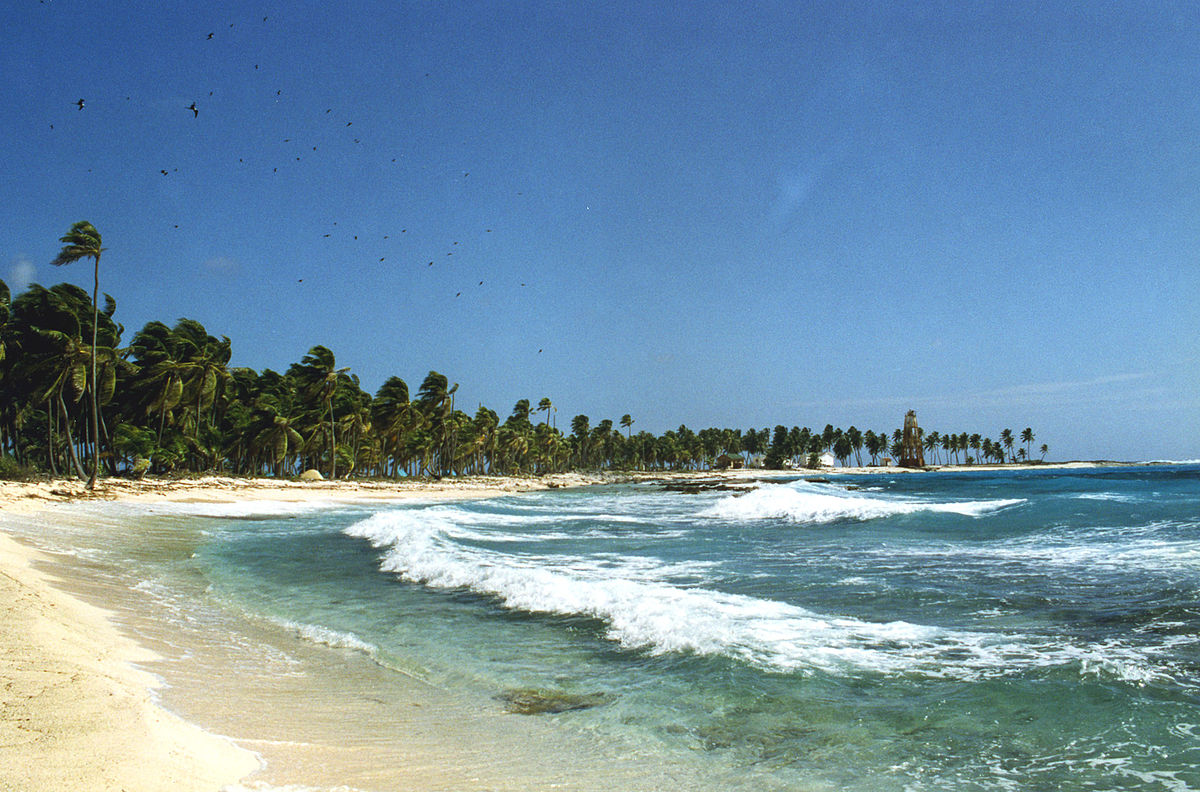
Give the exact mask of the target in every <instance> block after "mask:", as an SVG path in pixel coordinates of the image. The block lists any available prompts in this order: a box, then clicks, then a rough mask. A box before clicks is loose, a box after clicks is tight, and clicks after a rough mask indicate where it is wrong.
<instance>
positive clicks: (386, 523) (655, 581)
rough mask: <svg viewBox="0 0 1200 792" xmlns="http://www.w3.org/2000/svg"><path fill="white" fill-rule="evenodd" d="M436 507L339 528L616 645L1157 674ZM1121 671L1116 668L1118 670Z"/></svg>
mask: <svg viewBox="0 0 1200 792" xmlns="http://www.w3.org/2000/svg"><path fill="white" fill-rule="evenodd" d="M453 532H454V526H453V524H452V523H451V522H450V521H448V520H447V519H446V515H445V514H444V513H442V514H439V513H437V512H432V511H414V510H409V511H391V512H383V513H380V514H376V515H373V516H372V517H369V518H367V519H365V520H362V521H360V522H358V523H356V524H354V525H352V526H349V527H348V528H346V529H345V533H346V534H347V535H349V536H352V537H358V538H362V539H365V540H367V541H369V542H370V543H371V544H372V545H374V546H375V547H377V548H380V549H382V550H383V551H384V552H383V555H382V557H381V560H380V569H381V570H382V571H384V572H388V573H391V574H395V575H397V576H399V577H401V578H402V579H404V580H407V581H410V582H414V583H420V584H423V585H426V586H429V587H431V588H437V589H466V590H470V591H472V592H475V593H477V594H480V595H484V596H490V597H494V598H496V600H498V601H499V603H500V604H501V605H502V606H503V607H505V608H510V609H514V610H520V611H524V612H528V613H545V614H556V615H568V616H585V617H589V618H594V619H597V620H599V621H600V622H601V623H603V624H604V626H605V635H606V637H607V638H608V639H609V640H612V641H614V642H616V643H618V644H619V645H621V646H622V647H625V648H627V649H632V650H639V651H646V652H649V653H651V654H665V653H671V652H684V653H695V654H701V655H722V656H727V657H731V658H735V659H738V660H741V661H744V662H748V663H751V664H753V665H755V666H757V667H760V668H763V669H765V670H769V671H775V672H790V673H802V674H810V673H814V672H823V673H829V674H834V675H846V676H854V675H859V674H864V673H871V674H888V675H897V674H899V675H903V674H918V675H923V676H930V677H939V678H951V679H962V680H971V679H982V678H989V677H998V676H1005V675H1008V674H1011V673H1015V672H1020V671H1022V670H1028V669H1030V668H1034V667H1042V666H1062V665H1073V666H1075V667H1077V668H1078V670H1079V672H1080V673H1089V674H1094V673H1109V672H1111V674H1110V675H1112V676H1115V677H1117V678H1119V679H1125V680H1127V681H1137V682H1145V681H1149V680H1153V679H1157V678H1159V677H1160V676H1161V675H1162V672H1161V671H1159V670H1157V669H1155V668H1154V667H1153V666H1154V663H1153V660H1152V659H1151V658H1149V657H1148V656H1147V655H1146V654H1145V653H1144V652H1143V651H1141V650H1139V649H1136V648H1134V647H1128V646H1122V645H1116V644H1110V645H1106V646H1104V647H1094V648H1093V647H1079V646H1074V645H1071V644H1069V643H1067V642H1065V641H1063V640H1061V639H1050V638H1045V637H1038V636H1024V635H1015V634H1006V633H994V632H974V631H967V630H953V629H946V628H941V627H936V626H928V625H921V624H913V623H910V622H906V621H890V622H872V621H865V620H861V619H857V618H851V617H846V616H831V615H824V614H819V613H815V612H813V611H810V610H808V609H806V608H803V607H800V606H798V605H794V604H790V603H786V602H780V601H775V600H770V599H762V598H756V597H751V596H745V595H740V594H733V593H728V592H722V591H717V590H714V589H711V588H705V587H703V586H682V585H677V584H673V583H671V582H669V580H667V579H666V578H668V577H669V575H670V574H671V573H672V572H673V571H677V570H673V569H672V567H671V565H669V564H663V565H662V566H661V568H660V569H659V570H658V574H657V575H655V574H652V571H653V567H654V565H653V563H652V562H650V561H647V559H646V558H644V557H643V558H641V559H639V560H638V561H637V562H636V563H634V562H632V561H630V562H628V563H608V564H602V565H598V564H596V563H595V559H584V558H572V557H567V556H531V555H520V554H514V553H506V552H500V551H497V550H495V549H491V548H481V547H476V546H471V545H466V544H462V543H461V542H458V541H456V540H455V538H454V537H453V536H452V533H453ZM1117 669H1119V671H1118V670H1117Z"/></svg>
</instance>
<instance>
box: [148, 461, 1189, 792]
mask: <svg viewBox="0 0 1200 792" xmlns="http://www.w3.org/2000/svg"><path fill="white" fill-rule="evenodd" d="M747 486H748V489H747V490H746V491H745V492H731V491H724V490H718V491H701V492H698V493H690V494H689V493H679V492H669V491H664V490H663V489H661V488H660V487H657V486H655V485H649V484H641V485H621V486H611V487H597V488H589V489H582V490H571V491H550V492H544V493H533V494H524V495H516V496H511V497H505V498H500V499H496V500H488V501H460V502H453V503H441V504H427V503H425V504H422V503H407V504H402V505H401V504H389V505H381V506H374V507H371V508H367V507H362V506H356V507H330V508H324V509H313V508H311V507H300V506H289V505H285V504H275V505H271V504H265V505H250V504H247V505H245V506H244V507H242V506H235V507H211V506H203V505H180V506H178V507H173V510H172V511H169V512H165V513H162V514H160V515H159V516H157V517H156V518H154V519H157V520H160V521H167V522H169V521H177V522H178V521H180V520H183V521H186V522H187V524H189V525H191V526H200V527H201V529H202V531H201V533H200V534H199V538H198V539H197V540H196V545H195V548H194V555H193V556H192V557H191V558H189V559H187V561H186V563H187V565H188V568H189V570H190V573H191V574H194V575H197V576H199V578H200V579H202V580H204V581H206V585H207V586H208V587H209V594H210V596H211V597H213V598H214V599H215V601H217V602H220V603H223V604H224V606H225V607H228V608H231V609H235V610H237V611H239V612H244V613H248V614H251V615H253V616H254V617H256V618H261V619H266V620H269V621H271V622H273V623H275V624H278V625H282V626H284V627H286V628H287V629H289V630H292V631H294V632H295V633H296V634H297V635H299V636H301V637H302V638H304V639H306V640H307V641H310V642H314V643H316V644H324V645H327V646H328V649H327V651H329V652H334V653H355V654H359V655H365V656H367V657H370V658H372V659H373V660H374V661H375V662H377V663H378V664H379V665H380V666H381V667H384V668H387V669H393V670H394V671H395V672H396V673H397V674H400V673H403V674H405V675H409V676H415V677H417V678H419V679H422V680H425V681H427V682H428V683H430V684H431V685H434V686H436V687H439V688H442V689H446V690H462V691H467V692H468V693H469V694H471V695H475V696H476V697H477V698H478V700H479V701H480V702H485V703H486V705H488V706H491V707H493V708H495V709H496V710H501V711H502V710H503V709H505V708H510V709H512V708H513V705H512V701H513V700H516V699H520V700H523V701H530V700H532V701H534V702H535V703H539V704H541V703H550V704H555V705H563V706H568V707H573V708H572V709H567V711H561V712H546V713H541V714H537V715H527V714H510V715H506V716H504V717H507V718H514V719H525V718H536V719H538V720H540V721H544V722H548V723H551V724H552V725H553V728H555V729H559V730H562V731H563V732H569V733H573V734H578V735H584V736H585V737H587V738H588V739H590V740H594V741H595V743H596V744H597V745H599V746H602V747H603V746H612V750H613V751H619V750H620V746H629V745H636V746H638V750H639V751H640V752H641V755H643V756H648V757H651V760H652V761H653V762H654V763H655V764H658V765H660V766H661V767H678V768H683V769H687V770H688V772H689V777H696V778H704V779H708V780H707V781H706V782H705V783H707V784H708V788H710V789H712V790H761V789H778V790H793V789H795V790H812V789H846V790H913V791H917V790H1015V789H1019V790H1042V789H1044V790H1116V789H1120V790H1185V789H1200V637H1198V636H1200V604H1198V601H1197V594H1198V592H1200V467H1197V466H1194V465H1175V466H1156V467H1129V468H1106V469H1097V470H1059V471H1029V472H1012V473H1003V472H983V473H961V474H936V475H905V476H862V477H836V478H835V479H834V480H833V481H832V482H830V483H819V482H818V483H814V482H808V481H804V480H792V481H779V482H777V483H766V484H749V485H747ZM164 524H165V523H164ZM563 706H557V707H552V709H555V708H557V709H562V708H563ZM359 726H362V724H359ZM366 727H367V728H369V724H367V726H366ZM601 750H603V748H601ZM631 788H632V787H631ZM646 788H651V787H649V786H647V787H646Z"/></svg>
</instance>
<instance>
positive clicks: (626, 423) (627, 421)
mask: <svg viewBox="0 0 1200 792" xmlns="http://www.w3.org/2000/svg"><path fill="white" fill-rule="evenodd" d="M633 424H634V420H633V416H631V415H630V414H629V413H625V414H624V415H622V416H621V426H622V427H623V428H624V429H625V430H626V431H627V432H628V433H629V439H630V440H632V439H633Z"/></svg>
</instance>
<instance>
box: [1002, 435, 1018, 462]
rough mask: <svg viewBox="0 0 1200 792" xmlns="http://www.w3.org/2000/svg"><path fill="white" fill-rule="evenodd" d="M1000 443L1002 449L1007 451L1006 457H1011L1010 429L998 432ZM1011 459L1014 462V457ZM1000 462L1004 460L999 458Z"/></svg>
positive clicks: (1011, 441) (1011, 439)
mask: <svg viewBox="0 0 1200 792" xmlns="http://www.w3.org/2000/svg"><path fill="white" fill-rule="evenodd" d="M1000 442H1001V443H1003V444H1004V448H1005V450H1007V451H1008V455H1009V456H1010V457H1011V456H1012V447H1013V433H1012V429H1002V430H1000ZM1013 459H1014V460H1015V459H1016V457H1013ZM1000 461H1001V462H1003V461H1004V458H1003V457H1001V458H1000Z"/></svg>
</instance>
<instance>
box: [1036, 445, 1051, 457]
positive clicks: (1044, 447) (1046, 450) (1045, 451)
mask: <svg viewBox="0 0 1200 792" xmlns="http://www.w3.org/2000/svg"><path fill="white" fill-rule="evenodd" d="M1038 451H1041V452H1042V461H1043V462H1045V461H1046V454H1048V453H1049V452H1050V446H1048V445H1046V444H1045V443H1042V447H1041V448H1039V449H1038Z"/></svg>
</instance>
